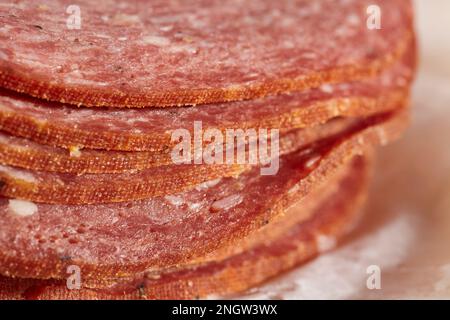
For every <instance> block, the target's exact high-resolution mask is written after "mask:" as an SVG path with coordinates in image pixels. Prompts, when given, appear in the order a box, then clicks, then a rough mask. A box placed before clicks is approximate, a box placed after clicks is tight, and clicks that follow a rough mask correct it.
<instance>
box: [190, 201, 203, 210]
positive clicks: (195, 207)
mask: <svg viewBox="0 0 450 320" xmlns="http://www.w3.org/2000/svg"><path fill="white" fill-rule="evenodd" d="M188 206H189V210H192V211H197V210H198V209H199V208H200V207H201V206H202V204H201V203H199V202H189V204H188Z"/></svg>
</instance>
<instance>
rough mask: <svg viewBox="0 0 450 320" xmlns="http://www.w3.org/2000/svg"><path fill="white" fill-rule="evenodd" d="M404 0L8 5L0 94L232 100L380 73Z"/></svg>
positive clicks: (402, 20) (408, 28)
mask: <svg viewBox="0 0 450 320" xmlns="http://www.w3.org/2000/svg"><path fill="white" fill-rule="evenodd" d="M411 7H412V6H411V2H410V1H407V0H376V1H374V0H347V1H334V0H316V1H309V0H295V1H291V0H278V1H272V0H263V1H257V2H253V1H240V0H230V1H222V0H213V1H205V0H189V1H176V0H171V1H167V0H158V1H151V2H148V1H145V0H133V1H113V0H99V1H95V2H92V1H88V0H79V1H77V2H76V3H74V2H73V1H70V0H53V1H47V2H45V4H40V3H36V2H35V1H31V0H25V1H24V0H16V1H8V2H7V3H3V4H1V5H0V25H2V28H1V29H0V44H1V45H0V86H2V87H5V88H9V89H12V90H15V91H19V92H24V93H27V94H30V95H33V96H35V97H39V98H44V99H49V100H53V101H59V102H67V103H70V104H76V105H85V106H111V107H146V106H177V105H195V104H203V103H213V102H223V101H236V100H243V99H250V98H255V97H262V96H266V95H268V94H274V93H281V92H292V91H296V90H302V89H306V88H310V87H317V86H319V85H320V84H322V83H332V82H342V81H348V80H353V79H357V78H361V77H364V76H373V75H374V74H376V73H378V72H380V71H381V70H383V69H384V68H386V67H387V66H388V65H389V64H390V63H392V62H393V61H395V60H396V59H398V58H399V57H400V56H402V54H403V53H404V51H405V50H406V48H407V43H408V41H409V39H410V38H411V36H412V33H413V30H412V8H411Z"/></svg>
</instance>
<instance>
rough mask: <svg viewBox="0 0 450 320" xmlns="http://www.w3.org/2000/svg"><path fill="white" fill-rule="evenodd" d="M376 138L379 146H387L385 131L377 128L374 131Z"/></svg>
mask: <svg viewBox="0 0 450 320" xmlns="http://www.w3.org/2000/svg"><path fill="white" fill-rule="evenodd" d="M376 131H377V135H378V138H379V139H380V144H381V145H382V146H385V145H387V144H388V142H389V139H388V138H387V134H386V130H385V129H384V128H382V127H378V128H377V129H376Z"/></svg>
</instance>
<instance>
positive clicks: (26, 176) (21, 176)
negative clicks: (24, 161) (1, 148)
mask: <svg viewBox="0 0 450 320" xmlns="http://www.w3.org/2000/svg"><path fill="white" fill-rule="evenodd" d="M0 172H4V173H6V174H7V175H8V176H10V177H12V178H14V179H18V180H23V181H25V182H29V183H35V182H36V178H35V177H34V176H33V175H32V174H31V173H29V172H25V171H21V170H17V169H14V168H11V167H7V166H2V165H0Z"/></svg>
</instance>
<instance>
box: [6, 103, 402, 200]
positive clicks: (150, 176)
mask: <svg viewBox="0 0 450 320" xmlns="http://www.w3.org/2000/svg"><path fill="white" fill-rule="evenodd" d="M400 109H401V108H400ZM400 112H405V111H400ZM384 119H385V116H383V115H376V116H373V117H369V118H363V119H358V120H355V121H352V122H350V123H349V124H348V125H347V126H344V127H343V128H341V130H340V131H338V132H336V133H335V135H332V136H325V138H324V139H322V140H324V141H328V142H330V141H331V142H330V144H331V145H333V141H334V140H335V139H336V136H342V135H351V134H355V133H356V132H358V131H361V130H362V129H363V128H365V127H370V126H372V125H374V123H377V122H380V121H384ZM397 130H398V131H397V132H395V135H396V136H397V135H399V134H400V133H401V132H403V128H402V127H401V126H398V127H397ZM330 133H331V134H333V132H330ZM297 135H301V132H298V133H297V134H296V133H295V132H293V133H291V134H290V135H288V136H286V137H282V138H280V141H279V142H278V144H279V145H280V149H272V146H273V145H276V144H275V142H276V141H273V140H272V138H273V137H269V138H270V139H268V141H267V142H268V145H267V146H268V150H267V151H264V150H254V151H257V152H256V153H257V156H258V159H256V161H258V162H259V161H261V169H260V173H261V174H262V173H263V172H266V171H267V172H269V170H270V172H269V173H270V174H276V173H277V172H278V168H277V165H278V163H277V161H278V160H277V158H278V157H279V156H280V155H283V154H285V153H288V152H289V151H293V150H296V149H299V148H300V147H301V142H302V140H301V139H298V140H297V139H296V136H297ZM275 139H276V138H275ZM269 140H270V141H269ZM311 143H312V144H320V143H323V142H321V140H318V141H312V142H311ZM258 144H259V145H261V144H262V140H258ZM246 151H248V150H246ZM256 153H255V152H253V154H254V155H256ZM265 153H267V155H268V156H269V159H270V158H271V157H272V156H274V157H275V158H274V159H272V160H270V161H268V162H267V163H264V161H265V160H268V159H265V158H264V154H265ZM225 157H226V156H223V158H225ZM261 157H263V158H262V159H261ZM246 158H248V159H249V158H250V153H249V152H246ZM248 159H244V160H245V161H244V162H242V163H240V162H238V161H237V160H238V157H237V156H236V157H233V159H231V160H232V162H231V163H230V164H227V163H225V162H224V163H223V164H212V165H208V164H206V165H205V164H204V163H203V160H202V163H201V164H192V162H191V164H181V165H174V164H172V165H167V166H160V167H154V168H150V169H146V170H143V171H139V172H127V173H121V174H84V175H80V174H66V173H51V172H34V171H30V170H25V169H19V168H13V167H9V166H2V165H0V182H1V184H2V186H1V188H0V195H2V196H6V197H9V198H19V199H24V200H31V201H34V202H39V203H54V204H96V203H110V202H123V201H131V200H140V199H146V198H149V197H154V196H165V195H170V194H176V193H179V192H182V191H185V190H190V189H192V188H193V187H195V186H196V185H198V184H201V183H205V182H207V181H210V180H216V179H218V178H222V177H233V176H234V177H237V176H238V175H239V174H241V173H242V172H244V171H246V170H249V168H251V166H252V165H251V164H250V163H249V161H248ZM224 161H225V160H224ZM255 164H257V163H254V164H253V165H255ZM262 168H265V169H264V170H263V169H262Z"/></svg>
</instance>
